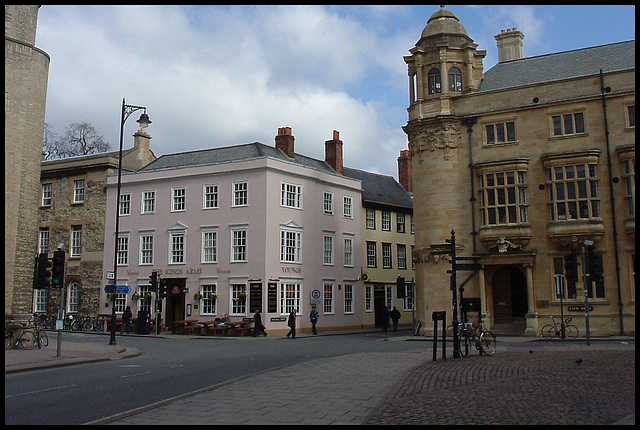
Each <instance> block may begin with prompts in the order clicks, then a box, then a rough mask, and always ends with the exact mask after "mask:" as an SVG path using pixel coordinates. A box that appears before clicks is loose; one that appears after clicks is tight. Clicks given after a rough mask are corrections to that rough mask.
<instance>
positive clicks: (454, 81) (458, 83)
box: [449, 67, 462, 92]
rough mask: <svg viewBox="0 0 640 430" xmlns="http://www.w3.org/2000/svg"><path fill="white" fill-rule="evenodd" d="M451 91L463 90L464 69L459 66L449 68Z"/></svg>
mask: <svg viewBox="0 0 640 430" xmlns="http://www.w3.org/2000/svg"><path fill="white" fill-rule="evenodd" d="M449 91H450V92H454V91H457V92H462V70H460V69H458V68H457V67H452V68H450V69H449Z"/></svg>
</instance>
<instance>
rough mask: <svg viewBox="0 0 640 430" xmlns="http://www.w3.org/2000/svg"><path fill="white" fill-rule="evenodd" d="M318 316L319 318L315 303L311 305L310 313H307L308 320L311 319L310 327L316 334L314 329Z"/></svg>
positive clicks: (316, 332)
mask: <svg viewBox="0 0 640 430" xmlns="http://www.w3.org/2000/svg"><path fill="white" fill-rule="evenodd" d="M318 318H320V314H319V313H318V311H317V310H316V305H311V313H310V314H309V321H311V328H312V329H313V334H318V331H317V330H316V323H317V322H318Z"/></svg>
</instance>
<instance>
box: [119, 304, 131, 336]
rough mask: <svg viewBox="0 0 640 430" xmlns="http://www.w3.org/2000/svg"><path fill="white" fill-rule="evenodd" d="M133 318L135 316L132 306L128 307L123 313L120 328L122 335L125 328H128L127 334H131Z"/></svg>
mask: <svg viewBox="0 0 640 430" xmlns="http://www.w3.org/2000/svg"><path fill="white" fill-rule="evenodd" d="M132 316H133V313H132V312H131V306H127V308H126V309H125V310H124V312H123V313H122V326H121V327H120V334H122V332H123V331H124V329H125V327H126V328H127V334H129V328H130V327H131V317H132Z"/></svg>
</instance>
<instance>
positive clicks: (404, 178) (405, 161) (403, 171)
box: [398, 149, 413, 194]
mask: <svg viewBox="0 0 640 430" xmlns="http://www.w3.org/2000/svg"><path fill="white" fill-rule="evenodd" d="M409 154H410V152H409V150H408V149H403V150H402V151H400V156H399V157H398V181H399V182H400V185H402V186H403V187H404V189H405V190H407V191H408V192H410V193H412V194H413V177H412V175H411V156H410V155H409Z"/></svg>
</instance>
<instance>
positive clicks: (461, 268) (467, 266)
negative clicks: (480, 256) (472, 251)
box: [456, 263, 482, 270]
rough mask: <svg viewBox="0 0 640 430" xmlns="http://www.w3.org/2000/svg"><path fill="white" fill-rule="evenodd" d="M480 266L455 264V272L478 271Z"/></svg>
mask: <svg viewBox="0 0 640 430" xmlns="http://www.w3.org/2000/svg"><path fill="white" fill-rule="evenodd" d="M480 269H482V264H458V263H456V270H480Z"/></svg>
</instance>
